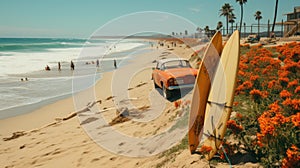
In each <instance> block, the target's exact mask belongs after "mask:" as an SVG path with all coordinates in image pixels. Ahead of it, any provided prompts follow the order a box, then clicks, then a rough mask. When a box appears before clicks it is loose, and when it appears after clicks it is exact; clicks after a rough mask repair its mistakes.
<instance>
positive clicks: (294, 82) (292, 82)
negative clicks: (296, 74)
mask: <svg viewBox="0 0 300 168" xmlns="http://www.w3.org/2000/svg"><path fill="white" fill-rule="evenodd" d="M297 85H298V80H297V79H295V80H293V81H291V82H289V84H288V86H287V87H288V88H289V87H292V86H297Z"/></svg>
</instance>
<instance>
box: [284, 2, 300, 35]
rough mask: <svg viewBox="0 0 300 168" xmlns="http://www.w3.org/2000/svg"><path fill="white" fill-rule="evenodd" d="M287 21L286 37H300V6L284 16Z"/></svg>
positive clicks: (285, 25) (285, 27)
mask: <svg viewBox="0 0 300 168" xmlns="http://www.w3.org/2000/svg"><path fill="white" fill-rule="evenodd" d="M284 15H286V21H285V22H284V23H283V24H284V37H290V36H293V35H300V6H297V7H294V11H293V12H290V13H286V14H284Z"/></svg>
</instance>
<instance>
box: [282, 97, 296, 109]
mask: <svg viewBox="0 0 300 168" xmlns="http://www.w3.org/2000/svg"><path fill="white" fill-rule="evenodd" d="M282 104H283V105H285V106H291V107H292V108H294V109H295V110H300V99H290V98H287V99H285V101H283V102H282Z"/></svg>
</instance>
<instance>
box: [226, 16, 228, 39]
mask: <svg viewBox="0 0 300 168" xmlns="http://www.w3.org/2000/svg"><path fill="white" fill-rule="evenodd" d="M226 34H227V35H228V16H226Z"/></svg>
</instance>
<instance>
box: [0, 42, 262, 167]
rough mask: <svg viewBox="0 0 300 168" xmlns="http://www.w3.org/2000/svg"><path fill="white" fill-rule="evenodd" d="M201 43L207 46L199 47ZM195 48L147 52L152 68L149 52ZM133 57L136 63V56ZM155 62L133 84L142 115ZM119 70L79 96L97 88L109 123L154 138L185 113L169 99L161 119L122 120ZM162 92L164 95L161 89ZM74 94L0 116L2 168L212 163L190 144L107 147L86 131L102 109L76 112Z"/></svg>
mask: <svg viewBox="0 0 300 168" xmlns="http://www.w3.org/2000/svg"><path fill="white" fill-rule="evenodd" d="M199 47H201V46H198V48H196V49H199ZM193 52H194V51H193V50H192V49H189V48H187V47H186V46H184V45H182V46H181V45H178V46H177V47H174V48H166V47H164V48H159V49H156V48H154V49H153V50H151V51H150V52H148V53H144V54H143V55H142V57H143V58H144V59H148V62H149V67H151V66H153V65H154V63H152V62H153V61H154V59H153V58H152V57H151V58H149V55H156V56H157V58H161V57H165V58H167V57H169V56H171V55H173V56H174V55H175V56H176V55H177V56H180V57H184V58H189V57H190V56H191V54H192V53H193ZM139 58H140V57H139ZM132 61H133V63H134V60H132ZM149 67H148V68H144V69H142V70H141V71H139V72H138V73H136V74H135V75H134V76H133V77H132V78H131V80H130V83H129V85H128V86H127V87H128V88H127V89H128V92H129V97H130V98H132V99H131V102H130V103H132V104H133V105H134V106H135V107H137V109H138V110H139V111H137V113H135V114H137V115H139V114H143V112H147V110H148V109H149V107H151V104H150V100H149V96H148V95H149V94H150V93H151V92H153V91H154V92H155V90H153V89H154V86H153V82H152V80H151V72H152V70H151V68H149ZM117 71H118V70H117ZM115 72H116V71H113V72H107V73H104V75H103V77H102V79H101V80H99V81H98V82H97V83H96V85H95V86H94V87H91V88H89V89H87V90H85V91H82V92H80V93H78V94H77V95H75V97H83V98H84V97H85V96H89V95H88V94H89V93H91V91H92V92H93V93H95V96H94V103H93V104H92V105H91V108H96V110H97V111H98V112H99V113H101V116H102V118H103V119H104V120H105V121H107V123H109V122H110V123H109V124H111V125H112V127H113V128H114V129H115V130H118V131H119V132H122V133H123V134H125V135H128V136H129V137H130V136H132V137H149V136H152V135H155V134H160V133H163V132H165V131H166V130H167V129H168V128H169V127H170V126H172V124H173V123H174V122H175V121H176V120H178V119H179V118H180V117H181V115H182V114H181V113H180V109H178V108H176V107H174V103H173V102H169V101H166V100H164V99H163V100H164V101H161V99H158V100H159V101H160V103H162V104H164V109H162V113H161V114H159V115H158V116H156V118H155V119H152V120H151V121H149V122H138V121H135V120H116V119H117V117H118V115H117V114H116V112H117V107H116V105H115V101H116V100H117V99H116V97H114V96H116V95H114V94H115V93H113V92H112V89H111V86H112V84H111V82H112V81H113V77H114V76H115V74H114V73H115ZM156 92H157V91H156ZM156 94H157V95H159V93H158V92H157V93H156ZM160 96H161V95H160ZM189 97H190V94H187V95H185V99H186V100H188V99H189ZM73 98H74V97H70V98H67V99H64V100H60V101H58V102H55V103H53V104H50V105H46V106H44V107H42V108H40V109H38V110H35V111H33V112H31V113H28V114H25V115H21V116H16V117H13V118H8V119H3V120H0V141H1V143H0V156H1V157H0V158H1V159H0V165H2V167H159V165H162V166H163V167H209V162H208V161H206V160H205V159H201V158H200V156H199V155H190V153H189V150H188V146H186V147H185V149H184V150H182V151H178V152H175V154H173V155H171V156H172V158H171V159H170V155H168V154H165V155H162V154H157V155H152V156H147V157H130V156H128V155H130V153H129V154H128V155H127V156H126V153H125V154H124V153H119V154H118V153H116V152H114V151H113V152H112V151H110V150H107V149H104V148H103V147H101V146H99V145H98V144H97V143H96V141H95V140H93V139H91V138H90V136H89V135H88V134H87V132H86V131H85V130H84V129H89V128H92V127H89V125H92V124H93V123H96V122H97V121H96V120H98V119H99V118H97V117H96V116H98V115H99V114H92V115H88V114H86V115H85V113H86V112H87V113H89V111H87V110H86V109H84V108H83V110H82V111H84V112H82V113H80V114H78V115H77V116H75V115H74V114H75V113H74V112H76V111H77V112H78V111H80V108H79V109H78V107H77V108H76V106H75V105H74V101H73ZM100 100H101V102H100ZM97 101H98V102H97ZM77 106H78V105H77ZM92 106H93V107H92ZM85 110H86V111H85ZM74 116H75V117H74ZM78 116H80V117H78ZM141 116H142V115H141ZM150 117H151V116H150ZM140 118H142V117H140ZM112 121H115V122H112ZM99 126H100V125H99ZM100 130H101V129H100ZM103 134H105V132H103ZM107 135H108V136H109V134H107ZM100 137H101V136H100ZM153 144H154V145H156V147H159V146H160V144H159V143H157V144H155V142H154V143H153ZM124 146H126V144H122V143H120V144H119V145H117V146H114V148H116V149H118V148H124ZM124 155H125V156H124ZM215 166H217V167H228V166H229V165H228V164H226V163H218V164H216V165H215ZM255 166H257V165H255V164H254V165H252V164H251V163H248V164H246V165H242V166H240V167H255Z"/></svg>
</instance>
